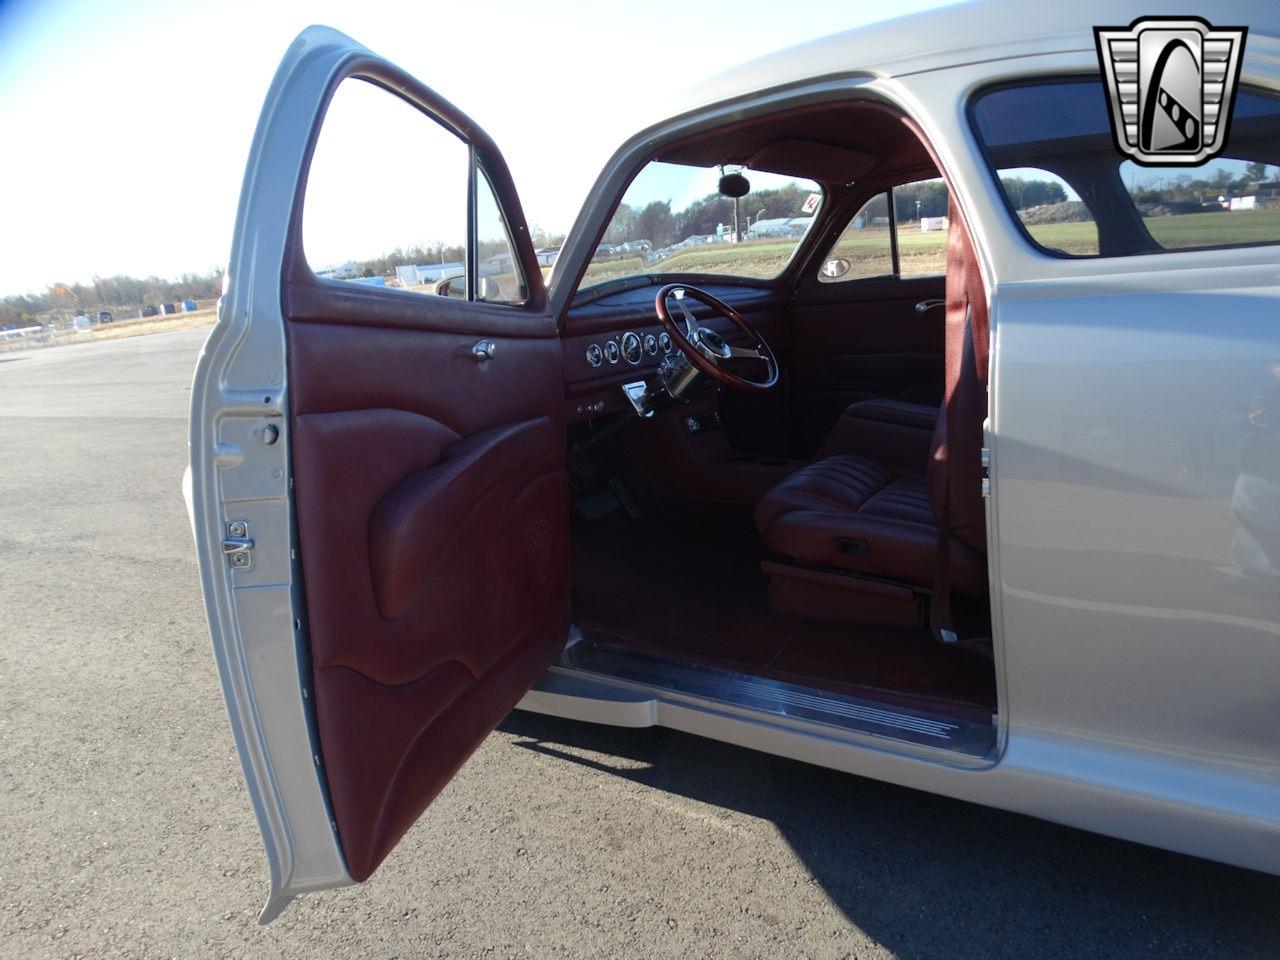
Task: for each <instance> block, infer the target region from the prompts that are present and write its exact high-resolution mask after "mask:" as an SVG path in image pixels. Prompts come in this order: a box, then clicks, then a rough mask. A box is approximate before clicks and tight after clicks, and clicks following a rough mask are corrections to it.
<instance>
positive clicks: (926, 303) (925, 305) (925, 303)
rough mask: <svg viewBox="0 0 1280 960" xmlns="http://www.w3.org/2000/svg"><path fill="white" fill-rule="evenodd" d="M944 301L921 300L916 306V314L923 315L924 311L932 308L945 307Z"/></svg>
mask: <svg viewBox="0 0 1280 960" xmlns="http://www.w3.org/2000/svg"><path fill="white" fill-rule="evenodd" d="M946 305H947V301H945V300H921V301H920V302H919V303H917V304H916V313H924V312H925V311H926V310H932V309H933V308H934V307H945V306H946Z"/></svg>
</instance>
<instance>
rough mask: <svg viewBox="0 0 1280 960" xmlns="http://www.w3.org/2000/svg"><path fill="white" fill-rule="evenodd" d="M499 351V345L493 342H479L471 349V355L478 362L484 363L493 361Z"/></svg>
mask: <svg viewBox="0 0 1280 960" xmlns="http://www.w3.org/2000/svg"><path fill="white" fill-rule="evenodd" d="M497 349H498V345H497V344H496V343H494V342H493V341H492V340H477V341H476V345H475V346H474V347H472V348H471V355H472V356H473V357H475V358H476V361H477V362H479V363H483V362H484V361H486V360H489V359H492V357H493V355H494V353H495V352H497Z"/></svg>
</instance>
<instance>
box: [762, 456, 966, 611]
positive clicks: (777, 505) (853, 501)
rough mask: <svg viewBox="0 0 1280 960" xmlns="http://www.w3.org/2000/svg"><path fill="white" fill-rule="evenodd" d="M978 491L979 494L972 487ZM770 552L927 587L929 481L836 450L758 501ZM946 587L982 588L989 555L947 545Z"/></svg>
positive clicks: (931, 553) (933, 542) (932, 563)
mask: <svg viewBox="0 0 1280 960" xmlns="http://www.w3.org/2000/svg"><path fill="white" fill-rule="evenodd" d="M974 493H975V495H979V494H978V492H977V490H976V488H975V491H974ZM755 519H756V526H757V528H758V529H759V530H760V533H761V535H762V536H763V537H764V542H765V545H766V546H767V547H768V548H769V550H770V552H772V553H775V554H779V555H781V556H784V557H787V558H788V559H790V560H791V561H793V562H794V563H796V564H799V565H801V566H805V567H820V568H834V569H838V570H847V571H849V572H851V573H858V574H866V575H869V576H875V577H881V578H884V579H887V580H896V581H899V582H901V583H904V584H908V585H910V586H913V587H919V588H922V589H924V590H928V589H931V587H932V585H933V578H934V573H935V568H936V558H937V549H938V524H937V520H936V519H935V518H934V514H933V507H932V505H931V504H930V501H929V484H928V481H927V480H926V479H925V478H924V477H921V476H919V475H915V476H912V475H910V474H908V473H903V472H902V471H899V470H895V469H894V468H892V467H889V466H886V465H885V464H879V463H876V462H874V461H872V460H869V459H867V458H865V457H858V456H852V455H841V456H834V457H827V458H826V459H824V460H817V461H815V462H814V463H811V464H809V465H808V466H807V467H802V468H801V469H800V470H797V471H796V472H795V473H793V474H791V476H789V477H787V479H785V480H783V481H782V482H781V483H779V484H778V485H777V486H776V487H774V488H773V489H772V490H770V491H769V492H768V493H767V494H765V495H764V497H762V498H761V500H760V502H759V503H758V504H757V505H756V512H755ZM950 561H951V585H952V588H953V589H954V590H956V591H957V592H959V593H964V594H967V595H970V596H981V595H982V594H983V593H985V591H986V558H985V556H984V555H983V554H981V553H979V552H978V551H977V550H974V549H973V548H972V547H970V546H969V545H968V544H966V543H964V542H963V541H956V540H955V539H954V538H953V540H952V543H951V545H950Z"/></svg>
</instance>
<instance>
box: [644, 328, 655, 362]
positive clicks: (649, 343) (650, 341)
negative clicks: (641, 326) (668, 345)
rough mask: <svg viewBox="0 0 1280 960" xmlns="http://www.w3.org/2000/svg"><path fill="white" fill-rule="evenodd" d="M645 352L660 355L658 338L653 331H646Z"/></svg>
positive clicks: (650, 354)
mask: <svg viewBox="0 0 1280 960" xmlns="http://www.w3.org/2000/svg"><path fill="white" fill-rule="evenodd" d="M644 352H645V353H647V354H648V355H649V356H651V357H656V356H657V355H658V338H657V337H655V336H654V335H653V334H652V333H646V334H645V335H644Z"/></svg>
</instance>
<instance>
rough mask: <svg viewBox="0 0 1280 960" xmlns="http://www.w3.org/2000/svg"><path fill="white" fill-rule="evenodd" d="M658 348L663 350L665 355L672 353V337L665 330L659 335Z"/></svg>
mask: <svg viewBox="0 0 1280 960" xmlns="http://www.w3.org/2000/svg"><path fill="white" fill-rule="evenodd" d="M658 346H660V347H661V348H662V352H663V353H670V352H671V335H670V334H669V333H667V332H666V331H665V330H663V331H662V333H660V334H659V335H658Z"/></svg>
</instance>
